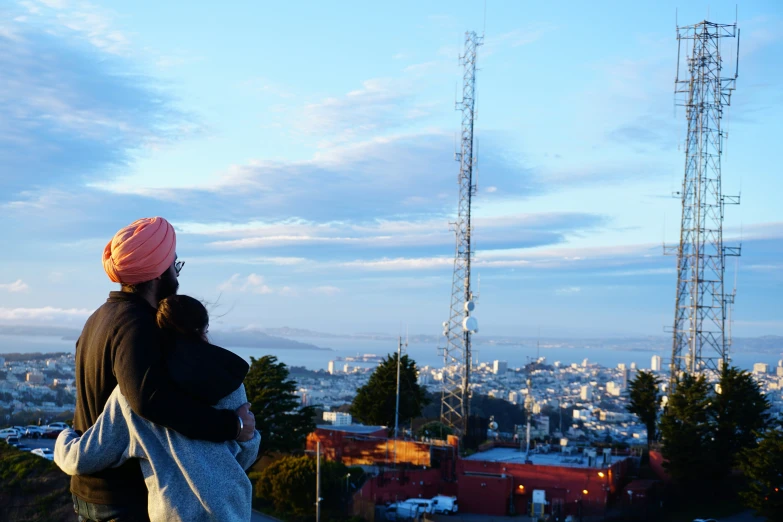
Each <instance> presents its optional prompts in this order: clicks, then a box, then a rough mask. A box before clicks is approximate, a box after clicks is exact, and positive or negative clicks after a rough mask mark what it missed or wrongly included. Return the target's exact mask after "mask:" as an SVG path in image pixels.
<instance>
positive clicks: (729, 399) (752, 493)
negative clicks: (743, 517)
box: [627, 365, 783, 521]
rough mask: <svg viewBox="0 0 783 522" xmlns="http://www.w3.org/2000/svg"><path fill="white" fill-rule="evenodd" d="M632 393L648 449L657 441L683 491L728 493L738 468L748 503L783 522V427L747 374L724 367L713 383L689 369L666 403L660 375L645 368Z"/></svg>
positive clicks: (709, 494)
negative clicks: (644, 430) (688, 372)
mask: <svg viewBox="0 0 783 522" xmlns="http://www.w3.org/2000/svg"><path fill="white" fill-rule="evenodd" d="M629 399H630V401H629V405H628V407H627V409H628V411H629V412H631V413H634V414H636V415H637V416H638V417H639V419H640V420H641V422H642V423H643V424H644V425H645V426H646V429H647V441H648V449H649V448H650V446H651V445H653V444H655V443H656V442H657V441H660V449H661V453H662V456H663V459H664V462H663V466H664V468H665V469H666V471H667V473H668V474H669V476H670V477H671V479H672V481H673V483H674V484H675V485H676V486H678V487H679V491H682V492H687V494H688V495H696V496H698V497H701V498H705V497H716V496H720V495H722V494H725V493H729V494H730V493H731V491H729V489H730V488H731V486H732V484H734V483H735V482H732V481H730V479H731V478H732V473H733V471H734V470H739V471H741V472H742V475H743V476H744V480H745V487H744V488H743V491H742V492H741V493H740V498H741V499H742V500H743V501H744V503H745V504H746V505H747V506H748V507H750V508H752V509H754V510H755V511H756V513H758V514H759V515H761V516H765V517H767V518H768V519H769V520H773V521H783V431H781V426H780V425H775V424H774V423H773V421H772V418H771V416H770V414H769V407H770V404H769V401H768V400H767V398H766V396H765V395H764V393H763V392H762V391H761V389H760V387H759V385H758V383H757V382H756V381H755V380H754V379H753V376H752V375H751V374H750V373H748V372H746V371H744V370H740V369H739V368H736V367H730V366H728V365H726V366H724V367H723V368H722V370H721V371H720V373H719V375H718V380H717V382H715V383H710V382H709V381H707V379H706V377H705V376H704V375H698V376H694V375H689V374H685V375H683V376H682V377H680V378H679V379H678V380H677V381H676V383H675V387H674V391H673V393H671V394H670V395H669V396H668V397H667V400H666V402H665V404H664V403H663V401H662V399H663V396H662V394H661V381H660V379H659V378H658V377H657V376H656V375H655V374H654V373H652V372H646V371H640V372H637V374H636V376H635V377H634V378H633V380H631V382H630V383H629Z"/></svg>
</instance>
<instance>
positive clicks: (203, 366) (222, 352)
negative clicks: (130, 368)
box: [163, 338, 250, 406]
mask: <svg viewBox="0 0 783 522" xmlns="http://www.w3.org/2000/svg"><path fill="white" fill-rule="evenodd" d="M163 353H164V354H165V361H166V368H167V370H168V373H169V375H170V376H171V380H172V381H174V383H175V384H176V385H177V386H179V387H180V388H181V389H182V390H183V391H185V392H187V393H189V394H190V395H192V396H193V397H195V398H196V399H198V400H200V401H203V402H205V403H206V404H210V405H212V406H214V405H215V404H217V403H218V401H219V400H220V399H222V398H223V397H225V396H226V395H228V394H230V393H231V392H233V391H234V390H236V389H237V388H239V386H240V385H241V384H242V382H243V381H244V380H245V375H247V371H248V370H249V369H250V366H249V365H248V364H247V362H246V361H245V360H244V359H242V358H241V357H239V356H238V355H236V354H234V353H232V352H229V351H228V350H226V349H223V348H221V347H219V346H215V345H214V344H210V343H208V342H206V341H202V340H199V339H182V338H178V339H174V340H172V342H171V343H168V342H167V343H165V346H164V349H163Z"/></svg>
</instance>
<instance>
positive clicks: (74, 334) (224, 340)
mask: <svg viewBox="0 0 783 522" xmlns="http://www.w3.org/2000/svg"><path fill="white" fill-rule="evenodd" d="M80 333H81V330H77V329H74V328H62V327H53V326H31V325H0V335H14V336H20V337H58V338H60V339H64V340H73V341H75V340H76V339H78V338H79V334H80ZM209 336H210V339H211V340H212V341H213V342H214V343H215V344H218V345H221V346H226V347H235V348H260V349H270V348H276V349H281V348H282V349H290V350H328V351H331V348H321V347H319V346H315V345H314V344H308V343H302V342H299V341H294V340H292V339H286V338H284V337H276V336H274V335H269V334H268V333H266V332H265V331H263V330H260V329H256V328H244V329H234V330H215V331H210V332H209Z"/></svg>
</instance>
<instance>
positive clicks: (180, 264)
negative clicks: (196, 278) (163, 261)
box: [174, 261, 185, 277]
mask: <svg viewBox="0 0 783 522" xmlns="http://www.w3.org/2000/svg"><path fill="white" fill-rule="evenodd" d="M183 266H185V262H184V261H177V262H176V263H174V270H175V271H176V272H177V276H178V277H179V273H180V272H182V267H183Z"/></svg>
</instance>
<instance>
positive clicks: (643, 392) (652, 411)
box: [626, 371, 661, 451]
mask: <svg viewBox="0 0 783 522" xmlns="http://www.w3.org/2000/svg"><path fill="white" fill-rule="evenodd" d="M659 384H661V380H660V379H659V378H658V377H656V375H655V374H654V373H653V372H645V371H640V372H637V373H636V377H634V378H633V379H632V380H631V382H630V383H629V385H628V395H629V397H630V403H629V404H628V406H626V409H627V410H628V411H629V412H631V413H633V414H635V415H636V416H637V417H639V420H641V421H642V423H643V424H644V425H645V426H646V427H647V450H648V451H649V449H650V444H652V441H653V440H655V425H656V424H657V422H658V410H659V409H660V407H661V396H660V394H659V393H658V385H659Z"/></svg>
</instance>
